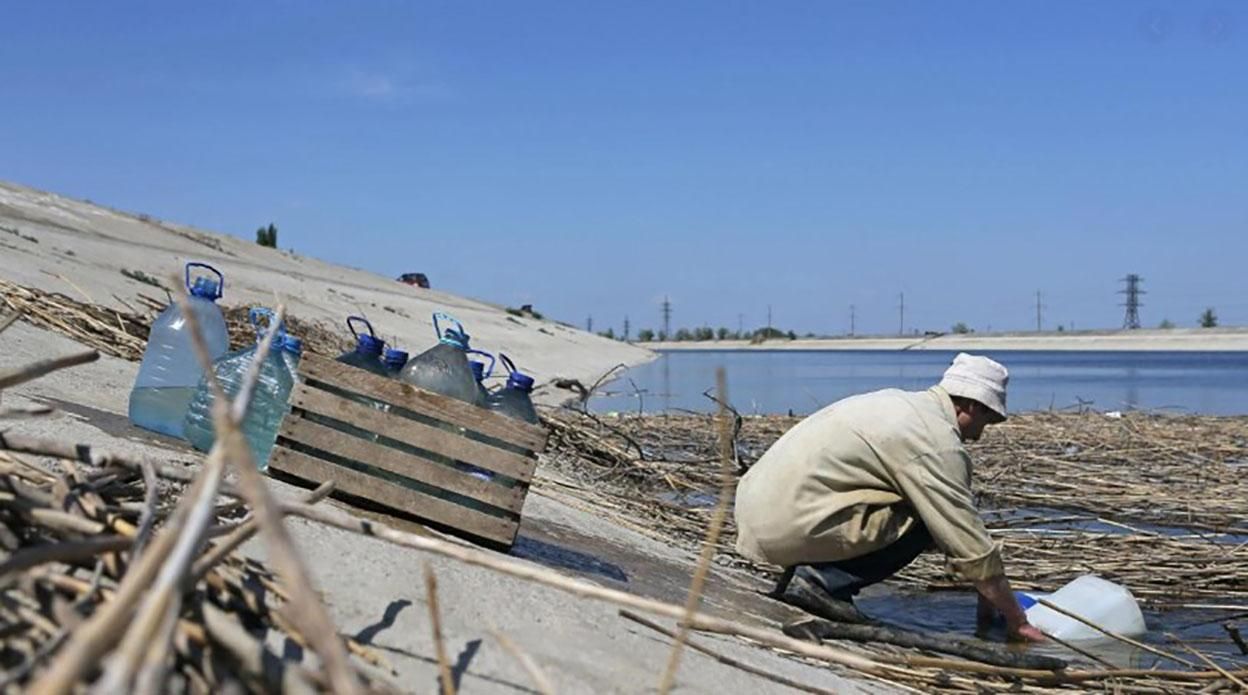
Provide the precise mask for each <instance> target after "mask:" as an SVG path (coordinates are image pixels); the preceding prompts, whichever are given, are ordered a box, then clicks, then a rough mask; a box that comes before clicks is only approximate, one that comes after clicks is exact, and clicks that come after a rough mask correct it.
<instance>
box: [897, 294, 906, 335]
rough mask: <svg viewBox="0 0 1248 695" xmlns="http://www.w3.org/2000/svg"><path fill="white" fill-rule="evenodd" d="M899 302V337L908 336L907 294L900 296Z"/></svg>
mask: <svg viewBox="0 0 1248 695" xmlns="http://www.w3.org/2000/svg"><path fill="white" fill-rule="evenodd" d="M898 301H899V303H898V304H897V311H898V317H897V335H905V334H906V293H905V292H902V293H901V294H900V295H899V299H898Z"/></svg>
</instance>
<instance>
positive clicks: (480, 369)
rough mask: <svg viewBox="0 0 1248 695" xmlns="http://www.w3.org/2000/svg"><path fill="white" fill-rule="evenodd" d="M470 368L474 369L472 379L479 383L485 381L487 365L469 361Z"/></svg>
mask: <svg viewBox="0 0 1248 695" xmlns="http://www.w3.org/2000/svg"><path fill="white" fill-rule="evenodd" d="M468 366H469V367H471V368H472V378H473V379H476V380H477V382H478V383H479V382H481V381H484V380H485V363H484V362H478V361H476V360H468Z"/></svg>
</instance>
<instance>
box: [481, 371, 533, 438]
mask: <svg viewBox="0 0 1248 695" xmlns="http://www.w3.org/2000/svg"><path fill="white" fill-rule="evenodd" d="M499 359H500V360H502V362H503V364H504V365H505V366H506V367H507V371H508V375H507V385H506V386H504V387H503V388H501V389H499V390H498V391H496V392H494V394H492V395H491V396H490V400H489V406H490V409H491V410H493V411H495V412H497V413H501V414H503V415H506V416H507V417H514V418H516V419H517V420H524V421H525V422H529V423H532V424H534V425H536V424H538V422H540V420H539V419H538V417H537V410H536V409H534V408H533V398H532V396H531V395H530V394H532V393H533V377H531V376H529V375H528V374H524V373H522V372H520V370H518V369H516V364H515V363H514V362H512V361H511V358H509V357H507V355H502V354H500V355H499Z"/></svg>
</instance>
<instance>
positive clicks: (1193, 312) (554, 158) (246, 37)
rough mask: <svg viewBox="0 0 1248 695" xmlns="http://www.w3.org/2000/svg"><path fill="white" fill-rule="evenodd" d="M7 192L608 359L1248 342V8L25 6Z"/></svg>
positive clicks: (1, 54)
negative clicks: (1198, 339) (1000, 339)
mask: <svg viewBox="0 0 1248 695" xmlns="http://www.w3.org/2000/svg"><path fill="white" fill-rule="evenodd" d="M0 19H2V21H0V85H3V89H4V95H5V99H4V100H3V106H2V107H0V179H5V180H10V181H16V182H20V183H24V184H27V185H31V186H35V187H39V188H44V189H48V190H52V191H55V192H58V193H62V194H66V195H70V196H74V197H80V198H90V199H92V200H95V201H99V202H102V203H106V204H109V205H112V206H115V207H119V208H123V209H128V210H133V211H139V212H146V213H149V214H153V215H156V216H159V217H162V218H166V219H171V220H177V221H179V222H184V223H188V224H194V225H198V226H201V227H206V228H209V229H213V230H218V231H225V232H230V233H235V234H240V235H243V236H247V237H250V236H251V235H252V233H253V231H254V229H255V228H256V227H257V226H258V225H260V224H264V223H268V222H270V221H272V222H275V223H276V224H277V225H278V226H279V228H280V242H281V245H282V246H285V247H293V248H294V249H295V250H296V251H298V252H300V253H306V254H309V255H315V256H318V257H321V258H325V259H329V260H333V261H336V262H340V263H345V264H349V265H354V266H359V267H363V268H368V269H370V270H375V271H377V272H379V273H382V274H385V275H397V274H398V273H400V272H403V271H407V270H414V271H416V270H418V271H424V272H426V273H428V274H429V275H430V277H431V279H432V281H433V283H434V284H435V285H436V286H438V287H439V288H443V289H447V290H450V291H454V292H457V293H461V294H465V295H469V296H475V297H480V298H483V299H487V300H490V301H495V302H499V303H502V304H511V305H518V304H521V303H532V304H534V305H535V306H536V307H537V308H538V309H539V310H542V311H544V312H545V313H547V314H549V315H552V316H554V317H557V318H560V319H563V320H566V321H569V322H572V323H576V324H580V325H583V324H584V322H585V319H586V317H587V316H590V315H592V316H593V317H594V322H595V328H598V329H601V328H604V327H606V326H608V325H614V326H615V327H616V330H619V327H620V324H621V323H622V321H623V318H624V316H625V315H628V316H629V317H630V318H631V323H632V326H633V329H634V331H636V329H638V328H640V327H643V326H657V325H658V324H659V302H660V301H661V300H662V298H663V296H664V295H669V296H670V297H671V299H672V302H673V316H674V318H673V322H674V324H675V325H698V324H709V325H713V326H716V325H726V326H729V327H732V328H735V327H736V325H737V322H738V316H739V315H741V314H743V315H744V323H745V324H746V325H747V326H757V325H761V324H763V323H764V322H765V321H766V311H767V306H768V305H769V304H770V305H771V306H772V311H773V316H774V322H775V324H776V325H778V326H782V327H784V328H793V329H795V330H797V331H798V332H800V333H805V332H807V331H810V332H815V333H830V334H831V333H841V332H844V331H846V330H847V329H848V324H849V313H850V306H851V305H853V306H854V307H855V313H856V315H857V329H858V331H859V332H860V333H869V332H880V333H885V332H896V330H897V328H898V311H897V304H898V295H899V294H900V293H902V292H904V293H905V297H906V305H907V308H906V328H907V330H911V329H916V328H917V329H936V330H941V329H948V327H949V326H950V325H951V324H952V323H954V322H956V321H964V322H966V323H968V324H970V325H971V326H973V327H976V328H978V329H980V330H985V329H988V328H989V327H991V328H992V329H994V330H1002V329H1027V328H1034V325H1035V302H1036V298H1035V293H1036V292H1037V291H1038V290H1039V291H1041V292H1042V293H1043V303H1044V305H1045V313H1044V324H1045V326H1046V327H1047V328H1053V327H1055V326H1056V325H1057V324H1059V323H1061V324H1066V325H1067V326H1069V325H1070V324H1072V323H1073V324H1074V325H1075V327H1076V328H1091V327H1114V326H1117V325H1120V324H1121V321H1122V309H1121V308H1120V307H1119V306H1117V304H1118V302H1119V301H1120V299H1121V298H1120V297H1118V296H1116V295H1115V292H1116V291H1117V290H1118V289H1120V288H1121V284H1120V283H1119V282H1118V280H1119V279H1120V278H1121V277H1123V276H1124V275H1125V274H1126V273H1129V272H1134V273H1139V274H1140V275H1142V276H1144V278H1145V282H1144V289H1145V290H1146V291H1147V292H1148V293H1149V294H1148V295H1147V296H1146V297H1145V302H1146V303H1145V306H1144V308H1143V309H1142V310H1141V316H1142V319H1143V321H1144V323H1145V324H1146V325H1156V324H1157V323H1158V322H1160V321H1161V320H1162V319H1163V318H1169V319H1170V320H1172V321H1174V322H1176V323H1178V324H1180V325H1192V324H1193V323H1194V321H1195V319H1196V316H1197V315H1198V314H1199V313H1200V311H1201V310H1202V309H1203V308H1204V307H1206V306H1213V307H1215V309H1216V310H1217V311H1218V313H1219V315H1220V316H1221V317H1222V319H1223V322H1224V323H1235V324H1248V293H1246V290H1248V273H1245V272H1244V268H1243V266H1244V262H1245V259H1246V258H1248V234H1246V233H1245V232H1248V190H1246V189H1248V5H1245V4H1243V3H1239V2H1232V1H1230V0H1227V1H1225V2H1201V1H1199V0H1191V1H1186V2H1153V3H1146V2H1108V1H1105V2H1095V3H1085V2H1010V3H1001V2H942V3H927V2H861V3H851V2H831V1H828V2H772V3H763V2H756V3H743V2H725V1H723V0H720V1H715V2H610V3H607V2H566V3H554V2H530V3H518V2H517V3H484V2H456V3H451V2H446V3H406V2H380V1H379V2H360V3H346V2H324V3H299V2H217V3H167V2H151V3H127V2H107V3H104V2H43V3H31V2H7V3H4V4H3V6H0Z"/></svg>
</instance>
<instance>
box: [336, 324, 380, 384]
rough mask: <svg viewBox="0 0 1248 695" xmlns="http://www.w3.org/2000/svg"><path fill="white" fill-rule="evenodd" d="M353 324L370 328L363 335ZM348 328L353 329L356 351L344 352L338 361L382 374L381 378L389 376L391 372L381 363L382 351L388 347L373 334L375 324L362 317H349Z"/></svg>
mask: <svg viewBox="0 0 1248 695" xmlns="http://www.w3.org/2000/svg"><path fill="white" fill-rule="evenodd" d="M353 322H356V323H362V324H364V326H365V327H366V328H368V332H367V333H361V332H359V331H357V330H356V329H355V326H354V325H353ZM347 328H350V329H351V333H352V334H354V335H355V349H354V350H351V351H348V352H344V353H342V354H341V355H339V356H338V361H339V362H342V363H343V364H349V365H351V366H352V367H359V368H360V369H364V370H367V371H370V372H372V373H373V374H380V375H381V376H389V375H390V372H389V370H388V369H386V365H384V364H382V363H381V350H382V348H384V347H385V346H386V342H385V341H384V340H382V339H381V338H378V337H377V334H376V333H374V332H373V324H371V323H369V322H368V319H366V318H364V317H362V316H348V317H347Z"/></svg>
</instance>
